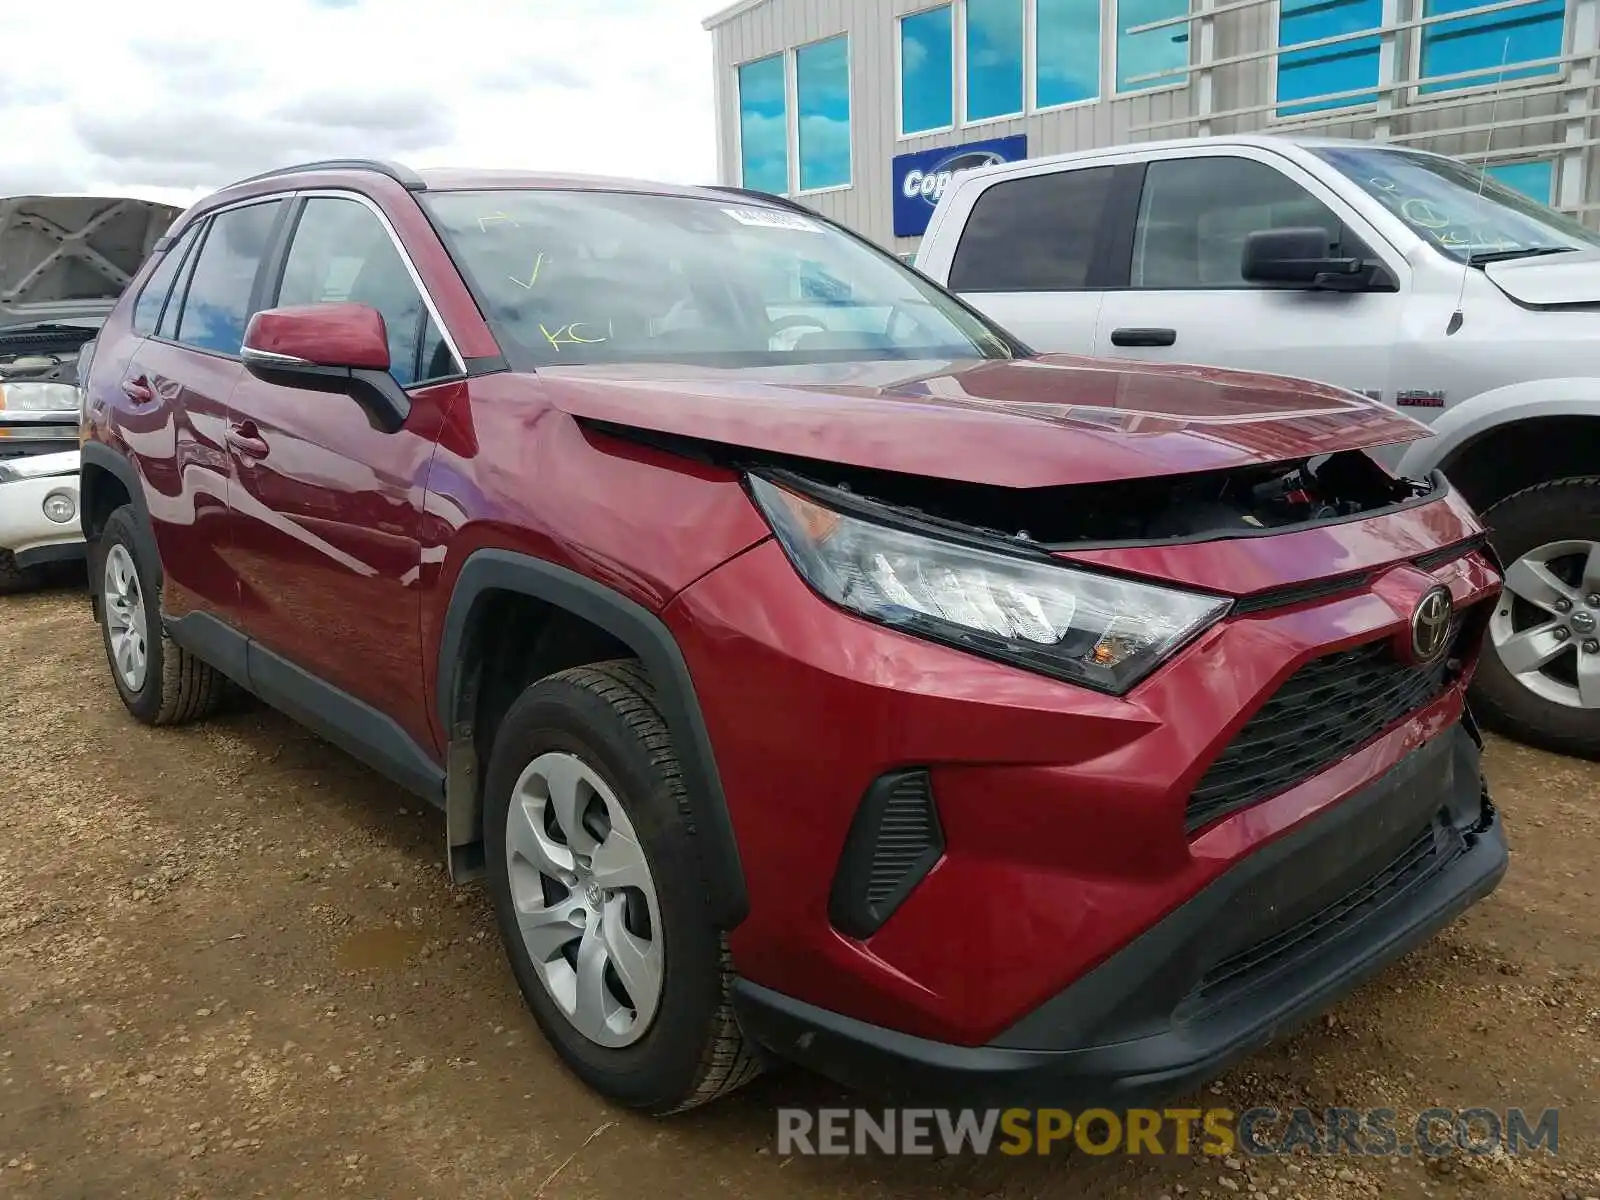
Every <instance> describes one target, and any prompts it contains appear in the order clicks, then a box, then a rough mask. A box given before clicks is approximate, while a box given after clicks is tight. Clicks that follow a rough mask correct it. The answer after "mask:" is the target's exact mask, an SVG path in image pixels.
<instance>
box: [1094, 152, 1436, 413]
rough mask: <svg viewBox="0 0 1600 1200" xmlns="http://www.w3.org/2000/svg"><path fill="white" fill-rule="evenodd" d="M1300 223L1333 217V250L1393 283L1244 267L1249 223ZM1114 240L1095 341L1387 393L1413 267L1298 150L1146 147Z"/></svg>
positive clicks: (1131, 351) (1123, 350)
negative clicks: (1311, 281) (1364, 285)
mask: <svg viewBox="0 0 1600 1200" xmlns="http://www.w3.org/2000/svg"><path fill="white" fill-rule="evenodd" d="M1309 225H1321V226H1323V227H1324V228H1326V229H1328V230H1329V231H1330V232H1331V233H1332V234H1333V235H1334V238H1335V240H1336V241H1337V242H1338V243H1339V253H1341V254H1343V255H1349V256H1360V257H1363V258H1368V259H1376V260H1378V261H1379V262H1381V263H1382V264H1383V266H1384V267H1385V268H1386V269H1387V271H1388V272H1389V274H1390V276H1391V277H1392V279H1393V281H1394V282H1395V283H1396V284H1397V285H1398V290H1391V291H1366V292H1334V291H1312V290H1290V289H1284V288H1274V287H1264V286H1261V285H1257V284H1252V283H1247V282H1246V281H1245V280H1244V278H1243V277H1242V275H1241V274H1240V265H1241V259H1242V254H1243V249H1244V241H1245V237H1246V235H1248V234H1250V233H1252V232H1254V231H1256V230H1262V229H1273V228H1280V229H1281V228H1290V227H1295V226H1301V227H1304V226H1309ZM1120 241H1121V246H1122V247H1123V253H1125V255H1126V270H1125V271H1119V272H1117V274H1118V276H1120V277H1118V278H1116V285H1114V286H1113V287H1111V288H1109V289H1108V290H1107V291H1106V293H1105V298H1104V300H1103V302H1102V304H1101V308H1100V314H1099V320H1098V323H1097V326H1096V331H1095V345H1094V352H1095V353H1096V354H1101V355H1107V356H1110V357H1118V358H1140V359H1151V360H1156V361H1165V362H1190V363H1204V364H1207V365H1211V366H1220V367H1233V368H1239V369H1245V370H1256V371H1271V372H1274V373H1276V374H1280V375H1293V376H1298V377H1300V378H1304V379H1314V380H1318V381H1320V382H1324V383H1331V384H1335V385H1337V386H1340V387H1346V388H1349V389H1351V390H1352V391H1357V392H1364V393H1366V394H1368V395H1371V396H1373V397H1375V398H1381V399H1383V400H1385V401H1392V396H1391V395H1390V388H1391V386H1392V383H1391V379H1390V371H1391V360H1392V357H1393V348H1394V345H1395V343H1396V341H1397V339H1399V338H1400V337H1401V336H1402V334H1401V331H1402V324H1403V312H1402V309H1403V306H1404V304H1405V300H1406V288H1407V286H1408V283H1409V277H1410V272H1409V269H1408V268H1407V266H1406V263H1405V260H1404V259H1403V258H1402V257H1401V255H1400V254H1398V253H1397V252H1395V251H1394V250H1393V248H1392V247H1390V246H1389V245H1387V243H1384V242H1383V241H1382V240H1381V239H1380V238H1379V236H1378V235H1377V234H1376V233H1375V232H1372V231H1371V230H1370V229H1369V227H1368V226H1367V225H1366V223H1365V222H1364V221H1362V220H1361V218H1360V217H1359V216H1358V215H1357V214H1356V213H1354V212H1353V211H1352V210H1351V209H1349V208H1348V207H1347V206H1346V205H1345V204H1344V203H1343V201H1342V200H1341V199H1340V198H1339V196H1338V195H1337V194H1336V193H1335V192H1334V191H1333V190H1332V189H1331V188H1329V187H1327V186H1326V185H1325V184H1323V183H1322V181H1321V180H1319V179H1317V178H1315V177H1314V176H1313V175H1311V174H1310V173H1309V172H1307V171H1305V170H1303V169H1302V168H1301V167H1299V166H1298V165H1297V164H1296V163H1294V162H1292V161H1290V160H1288V159H1286V158H1282V157H1280V156H1278V155H1275V154H1273V153H1272V152H1270V151H1265V150H1263V151H1259V152H1254V153H1253V152H1252V151H1251V149H1250V148H1248V147H1227V148H1219V149H1218V151H1216V152H1211V153H1207V152H1196V151H1187V152H1183V151H1180V152H1176V153H1173V154H1167V155H1156V156H1152V157H1151V158H1150V160H1149V161H1148V162H1147V163H1146V164H1145V173H1144V180H1143V186H1142V188H1141V189H1140V194H1139V203H1138V205H1137V206H1136V207H1135V208H1134V209H1133V223H1132V228H1131V229H1127V228H1126V227H1125V228H1124V230H1123V231H1122V238H1121V239H1120ZM1119 266H1120V264H1119ZM1118 285H1120V286H1118Z"/></svg>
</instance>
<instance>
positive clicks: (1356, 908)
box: [1191, 824, 1454, 1001]
mask: <svg viewBox="0 0 1600 1200" xmlns="http://www.w3.org/2000/svg"><path fill="white" fill-rule="evenodd" d="M1452 857H1454V855H1453V854H1452V853H1441V852H1440V850H1439V843H1438V840H1437V838H1436V837H1435V835H1434V827H1433V825H1432V824H1429V825H1428V826H1427V827H1426V828H1424V829H1423V830H1422V832H1421V833H1419V834H1418V835H1417V836H1416V837H1415V838H1413V839H1412V840H1411V842H1410V844H1408V845H1407V846H1406V847H1405V849H1403V850H1402V851H1400V853H1399V854H1397V855H1396V856H1395V857H1394V858H1393V859H1392V860H1390V861H1389V862H1388V863H1386V864H1385V865H1384V866H1383V867H1382V868H1381V869H1380V870H1379V871H1377V872H1376V873H1375V874H1374V875H1372V876H1371V877H1370V878H1368V879H1365V880H1363V881H1362V882H1361V883H1359V884H1357V885H1356V886H1355V887H1354V888H1352V889H1351V890H1350V891H1348V892H1346V893H1345V894H1344V895H1342V896H1340V897H1339V898H1338V899H1337V900H1335V901H1334V902H1333V903H1332V904H1329V905H1328V906H1327V907H1325V908H1322V909H1319V910H1318V911H1317V912H1315V913H1312V914H1311V915H1310V916H1309V917H1306V918H1305V919H1304V920H1302V921H1300V922H1298V923H1296V924H1294V925H1292V926H1290V927H1289V928H1288V929H1285V930H1284V931H1283V932H1281V933H1278V934H1274V935H1273V936H1272V937H1269V938H1265V939H1263V940H1262V941H1259V942H1257V943H1256V944H1255V945H1253V946H1251V947H1250V948H1249V949H1248V950H1243V951H1241V952H1239V953H1238V954H1235V955H1233V956H1231V957H1229V958H1226V959H1224V960H1223V961H1222V962H1220V963H1218V964H1217V965H1216V966H1214V967H1212V968H1211V970H1209V971H1207V972H1206V974H1205V977H1204V978H1203V979H1201V981H1200V984H1199V986H1198V987H1197V988H1196V989H1195V991H1194V992H1193V993H1191V1000H1193V1001H1206V1000H1214V999H1217V998H1218V993H1220V992H1224V991H1227V990H1229V989H1231V988H1235V987H1238V986H1240V985H1243V984H1247V983H1250V982H1252V981H1253V980H1256V979H1259V978H1260V977H1261V976H1262V975H1264V974H1265V973H1267V972H1269V971H1271V970H1273V969H1275V968H1276V967H1278V966H1281V965H1285V964H1287V963H1289V962H1291V961H1293V960H1295V959H1297V958H1299V957H1301V956H1302V955H1304V954H1307V953H1310V952H1311V951H1312V950H1314V949H1315V948H1316V947H1317V946H1318V945H1320V944H1322V943H1323V942H1326V941H1327V940H1328V939H1330V938H1333V937H1335V936H1337V935H1338V934H1339V933H1340V932H1341V931H1343V930H1345V929H1348V928H1350V927H1351V926H1353V925H1356V924H1359V923H1360V922H1361V921H1363V920H1365V919H1366V918H1367V917H1369V916H1371V915H1372V914H1373V913H1375V912H1376V911H1377V910H1378V909H1380V908H1382V907H1383V906H1384V905H1385V904H1387V903H1388V902H1389V901H1390V900H1393V899H1394V898H1396V897H1397V896H1399V895H1401V894H1402V893H1404V892H1405V891H1407V890H1408V889H1409V888H1411V887H1412V886H1414V885H1415V884H1417V883H1419V882H1421V881H1422V880H1424V879H1426V878H1427V877H1428V876H1430V875H1432V874H1433V873H1434V872H1435V871H1437V870H1439V869H1440V868H1441V867H1443V866H1445V865H1446V864H1447V863H1448V862H1449V860H1450V859H1451V858H1452Z"/></svg>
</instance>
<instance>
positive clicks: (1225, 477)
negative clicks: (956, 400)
mask: <svg viewBox="0 0 1600 1200" xmlns="http://www.w3.org/2000/svg"><path fill="white" fill-rule="evenodd" d="M791 470H792V471H793V474H794V475H795V476H796V477H797V478H804V479H805V480H807V481H808V482H810V483H812V484H814V485H821V487H822V488H823V489H825V490H827V491H832V492H836V493H839V495H838V496H836V497H835V498H836V499H838V500H839V501H841V502H842V503H844V504H847V505H848V503H849V499H848V498H854V499H857V500H859V501H865V502H867V503H868V504H869V505H871V506H874V507H879V506H881V507H882V508H885V509H893V510H899V511H900V512H901V513H903V514H904V515H906V516H914V517H918V518H921V519H924V520H930V521H932V522H934V523H937V524H939V525H942V526H949V527H959V528H961V529H963V530H965V531H967V532H968V533H969V534H970V533H974V532H975V533H980V534H983V535H985V536H988V537H993V538H997V539H1001V540H1006V541H1013V542H1025V543H1039V544H1041V545H1042V546H1046V547H1050V546H1059V545H1065V544H1073V545H1077V546H1079V547H1081V546H1082V544H1083V543H1096V544H1099V543H1121V542H1159V541H1168V540H1181V541H1197V540H1205V539H1208V538H1221V537H1240V536H1250V535H1253V534H1260V533H1265V532H1269V531H1272V532H1283V531H1284V530H1286V529H1289V528H1292V527H1295V526H1303V525H1314V524H1319V523H1322V522H1326V521H1338V520H1343V519H1346V518H1351V517H1358V516H1362V515H1365V514H1369V513H1372V512H1376V511H1379V510H1381V509H1385V508H1390V507H1393V506H1395V505H1399V504H1404V503H1406V502H1408V501H1411V500H1419V499H1422V498H1425V497H1428V496H1430V495H1432V494H1433V493H1434V491H1435V489H1436V487H1437V484H1436V483H1435V482H1434V481H1432V480H1412V479H1397V478H1395V477H1394V476H1392V475H1390V474H1389V473H1388V472H1387V471H1385V470H1384V469H1383V467H1381V466H1379V465H1378V463H1377V462H1376V461H1375V460H1374V459H1372V458H1371V457H1370V456H1369V455H1368V454H1366V453H1365V452H1364V451H1360V450H1344V451H1339V452H1337V453H1334V454H1325V455H1318V456H1316V457H1313V458H1306V459H1301V460H1298V461H1290V462H1281V463H1270V464H1265V465H1262V466H1259V467H1245V468H1236V469H1233V470H1228V471H1215V472H1201V473H1195V474H1189V475H1167V476H1156V477H1153V478H1148V479H1133V480H1126V481H1123V482H1118V483H1099V484H1075V485H1071V486H1065V487H1056V488H1036V489H1028V490H1021V489H1013V488H996V487H987V486H980V485H977V484H968V483H957V482H951V481H948V480H939V479H927V478H922V477H917V476H907V475H894V474H889V473H886V472H875V471H863V470H858V469H854V468H850V467H840V466H828V467H826V468H823V467H821V466H820V465H814V466H811V467H809V468H808V469H805V470H799V469H794V468H791Z"/></svg>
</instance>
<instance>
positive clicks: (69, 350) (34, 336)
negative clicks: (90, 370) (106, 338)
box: [0, 328, 97, 384]
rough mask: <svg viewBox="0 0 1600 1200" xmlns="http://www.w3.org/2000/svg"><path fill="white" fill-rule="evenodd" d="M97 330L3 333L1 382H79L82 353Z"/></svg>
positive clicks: (0, 346)
mask: <svg viewBox="0 0 1600 1200" xmlns="http://www.w3.org/2000/svg"><path fill="white" fill-rule="evenodd" d="M96 332H97V331H96V330H94V329H83V328H60V329H58V330H43V331H41V330H20V331H16V332H12V333H7V332H6V331H4V330H0V383H8V382H9V383H68V384H76V383H77V382H78V351H79V350H80V349H82V347H83V345H84V344H85V343H86V342H88V341H89V340H90V339H91V338H93V337H94V336H95V333H96Z"/></svg>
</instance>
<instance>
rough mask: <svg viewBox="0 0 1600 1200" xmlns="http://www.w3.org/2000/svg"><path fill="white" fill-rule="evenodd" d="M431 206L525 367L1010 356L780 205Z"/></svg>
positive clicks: (488, 196)
mask: <svg viewBox="0 0 1600 1200" xmlns="http://www.w3.org/2000/svg"><path fill="white" fill-rule="evenodd" d="M424 202H425V203H426V204H427V207H428V211H429V213H430V215H431V216H432V218H433V221H434V224H435V226H436V227H437V228H438V230H439V233H440V235H441V236H442V237H443V239H444V241H445V243H446V245H447V246H448V247H449V250H450V252H451V254H452V256H453V257H454V258H455V261H456V265H457V266H458V267H460V268H461V271H462V274H463V275H464V276H465V277H466V280H467V283H468V285H469V286H470V287H471V288H472V290H473V292H474V294H475V296H476V298H477V301H478V304H479V306H480V307H481V308H482V310H483V312H484V315H485V317H486V318H487V319H488V321H489V323H490V325H491V326H492V327H493V328H494V331H495V335H496V337H497V339H498V340H499V341H500V343H501V347H502V349H503V350H504V351H505V353H506V356H507V358H508V359H509V360H510V361H511V365H512V366H513V367H514V368H516V369H518V370H530V369H533V368H537V367H540V366H549V365H554V364H561V365H586V364H590V363H639V362H674V363H684V362H688V363H698V364H704V365H710V366H762V365H768V364H791V363H793V364H799V363H809V362H825V361H840V360H845V359H867V360H874V359H923V358H939V359H949V358H1003V357H1010V356H1011V354H1012V350H1011V348H1010V345H1009V343H1008V342H1007V340H1006V339H1005V338H1004V337H1003V336H1002V335H1001V334H999V333H998V332H997V331H995V330H993V329H991V328H990V327H989V326H987V325H986V324H985V323H984V322H983V321H982V320H981V319H980V318H978V317H976V316H974V315H973V314H972V313H970V312H969V311H968V310H966V309H965V308H964V307H962V306H961V305H960V304H959V303H958V302H956V301H955V300H954V299H953V298H951V297H950V296H949V295H947V294H946V293H944V292H943V291H941V290H940V289H939V288H937V287H935V286H934V285H933V284H931V283H929V282H927V281H926V280H924V279H922V278H921V277H920V276H918V275H916V274H915V273H913V272H912V271H909V270H907V269H906V268H905V267H904V266H902V265H901V264H900V263H899V262H897V261H896V260H895V259H894V257H893V256H892V255H889V254H887V253H884V252H882V251H878V250H875V249H873V248H871V247H869V246H867V245H865V244H863V243H861V242H859V241H857V240H856V239H855V238H852V237H850V236H849V235H847V234H845V233H843V232H841V231H840V230H838V229H835V228H833V227H831V226H829V225H827V224H824V223H823V222H821V221H818V220H813V219H812V218H810V217H807V216H805V215H802V214H800V213H797V212H791V211H788V210H786V209H780V208H772V207H765V206H760V205H757V204H753V203H750V202H748V201H744V200H741V199H738V198H735V197H732V196H730V197H729V198H728V199H727V200H725V201H723V200H705V199H698V198H689V197H680V196H660V195H642V194H637V193H631V192H571V191H555V190H526V191H475V192H442V193H437V194H435V195H431V196H427V197H425V198H424Z"/></svg>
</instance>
